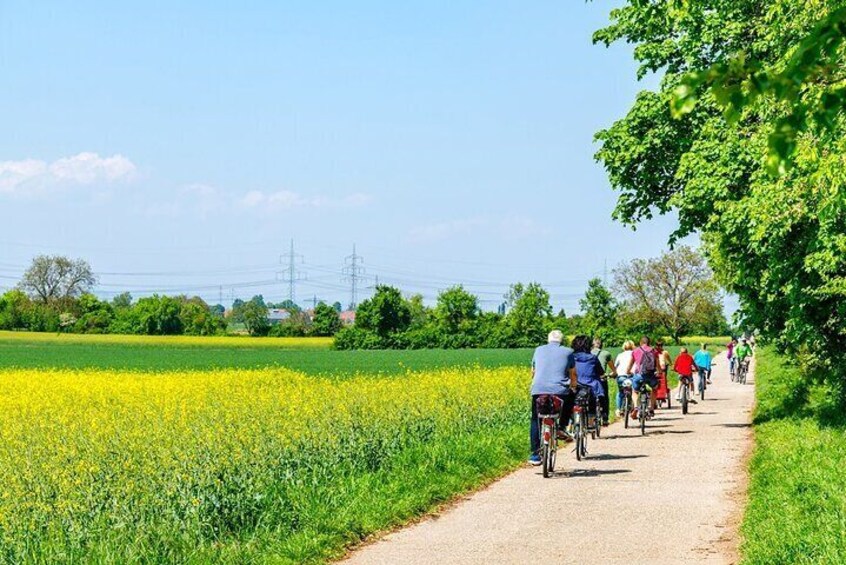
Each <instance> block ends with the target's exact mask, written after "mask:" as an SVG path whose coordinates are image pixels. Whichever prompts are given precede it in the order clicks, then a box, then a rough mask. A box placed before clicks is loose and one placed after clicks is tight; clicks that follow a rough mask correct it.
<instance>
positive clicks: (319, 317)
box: [311, 302, 341, 336]
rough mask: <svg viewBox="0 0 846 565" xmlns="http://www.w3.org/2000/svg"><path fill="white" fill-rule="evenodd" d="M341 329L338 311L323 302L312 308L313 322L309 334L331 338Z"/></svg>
mask: <svg viewBox="0 0 846 565" xmlns="http://www.w3.org/2000/svg"><path fill="white" fill-rule="evenodd" d="M340 329H341V317H340V316H338V311H337V310H335V309H334V308H333V307H332V306H329V305H328V304H326V303H325V302H320V303H318V304H317V306H315V307H314V320H312V322H311V333H312V335H316V336H333V335H335V334H336V333H338V331H339V330H340Z"/></svg>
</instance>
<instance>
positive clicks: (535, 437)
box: [529, 388, 575, 455]
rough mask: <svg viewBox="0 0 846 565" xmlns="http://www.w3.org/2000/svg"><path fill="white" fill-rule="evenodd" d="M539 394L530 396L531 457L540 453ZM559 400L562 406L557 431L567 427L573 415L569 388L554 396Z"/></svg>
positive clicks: (572, 399) (572, 401) (571, 396)
mask: <svg viewBox="0 0 846 565" xmlns="http://www.w3.org/2000/svg"><path fill="white" fill-rule="evenodd" d="M539 396H542V395H540V394H533V395H532V422H531V424H530V425H529V449H530V450H531V453H530V454H531V455H535V454H537V453H538V451H540V425H539V423H538V404H537V400H538V397H539ZM555 396H558V397H559V398H561V400H562V401H563V403H564V404H563V406H562V407H561V416H560V417H559V418H558V429H560V430H563V429H564V428H566V427H567V423H568V422H569V421H570V416H572V415H573V403H574V401H575V395H574V394H573V391H572V390H570V389H569V388H568V389H567V390H566V391H565V392H564V394H561V395H555Z"/></svg>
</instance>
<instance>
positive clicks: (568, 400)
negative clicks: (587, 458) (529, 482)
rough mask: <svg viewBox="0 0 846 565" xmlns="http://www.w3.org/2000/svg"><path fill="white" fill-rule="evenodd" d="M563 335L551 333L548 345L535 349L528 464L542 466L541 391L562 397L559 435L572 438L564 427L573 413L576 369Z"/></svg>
mask: <svg viewBox="0 0 846 565" xmlns="http://www.w3.org/2000/svg"><path fill="white" fill-rule="evenodd" d="M562 341H564V334H563V333H561V330H552V331H551V332H549V337H548V338H547V342H548V343H547V344H546V345H541V346H540V347H538V348H537V349H535V354H534V357H533V358H532V390H531V394H532V422H531V424H530V428H529V441H530V449H531V454H530V455H529V463H531V464H532V465H540V464H541V458H540V455H538V452H539V451H540V426H539V425H538V407H537V400H538V397H539V396H540V395H542V394H551V395H553V396H557V397H559V398H561V400H562V404H563V406H562V408H561V416H560V418H559V420H558V422H559V426H558V430H559V431H558V438H559V439H562V440H564V441H573V438H571V437H570V436H568V435H567V433H566V432H565V431H564V429H565V428H566V427H567V423H568V422H569V421H570V416H571V415H572V413H573V401H574V400H575V390H576V369H575V360H574V358H573V350H572V349H570V348H569V347H562V346H561V342H562Z"/></svg>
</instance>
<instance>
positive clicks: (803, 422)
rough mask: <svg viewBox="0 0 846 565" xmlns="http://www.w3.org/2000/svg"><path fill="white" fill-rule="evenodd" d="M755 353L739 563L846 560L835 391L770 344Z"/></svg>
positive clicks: (845, 452) (845, 444) (841, 439)
mask: <svg viewBox="0 0 846 565" xmlns="http://www.w3.org/2000/svg"><path fill="white" fill-rule="evenodd" d="M757 357H758V358H757V366H756V374H755V382H756V387H757V390H756V395H757V406H756V411H755V419H754V422H755V439H756V445H755V450H754V454H753V456H752V461H751V463H750V486H749V504H748V506H747V510H746V514H745V516H744V520H743V526H742V535H743V542H742V546H741V551H742V554H743V562H744V563H747V564H768V565H769V564H777V563H785V564H786V563H831V564H835V563H846V526H844V524H846V473H844V472H843V469H844V468H846V433H844V431H845V430H846V427H844V420H843V418H842V416H838V415H837V413H838V411H837V410H835V409H834V406H835V404H836V401H835V397H836V395H834V394H833V393H832V390H831V389H830V388H829V387H828V386H827V385H824V384H819V383H814V382H813V381H811V380H810V379H808V378H807V377H806V375H805V374H804V373H803V371H802V370H801V369H800V368H799V367H798V366H796V365H795V364H792V363H790V362H789V360H787V359H785V358H784V357H782V356H780V355H778V354H777V353H776V352H775V351H774V350H772V349H768V348H760V349H759V354H758V356H757Z"/></svg>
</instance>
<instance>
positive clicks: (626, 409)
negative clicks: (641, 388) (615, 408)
mask: <svg viewBox="0 0 846 565" xmlns="http://www.w3.org/2000/svg"><path fill="white" fill-rule="evenodd" d="M631 402H632V401H631V398H630V397H629V396H623V418H625V420H624V422H625V424H624V425H625V427H626V429H628V427H629V413H630V412H631V411H632V406H631Z"/></svg>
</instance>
